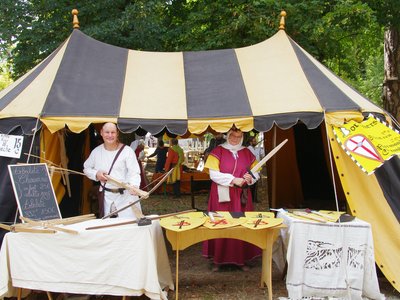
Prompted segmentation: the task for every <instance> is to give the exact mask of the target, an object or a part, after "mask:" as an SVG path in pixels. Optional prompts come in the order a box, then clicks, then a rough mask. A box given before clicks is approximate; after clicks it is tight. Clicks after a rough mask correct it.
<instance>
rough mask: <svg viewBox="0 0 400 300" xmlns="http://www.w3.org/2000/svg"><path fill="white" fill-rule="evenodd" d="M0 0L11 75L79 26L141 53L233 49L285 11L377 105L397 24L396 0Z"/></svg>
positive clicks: (0, 36) (322, 55)
mask: <svg viewBox="0 0 400 300" xmlns="http://www.w3.org/2000/svg"><path fill="white" fill-rule="evenodd" d="M73 2H75V3H74V4H73V5H72V4H71V1H62V0H61V1H39V0H30V1H26V0H3V1H2V6H1V8H0V20H1V21H0V28H1V32H0V48H1V52H0V53H1V54H0V55H1V57H0V59H2V60H3V61H6V62H7V64H6V65H5V68H3V70H5V71H9V73H10V74H11V76H12V78H14V79H15V78H18V77H20V76H21V75H23V74H24V73H26V72H27V71H28V70H29V69H31V68H32V67H33V66H35V65H36V64H37V63H38V62H40V61H41V60H43V59H44V58H45V57H46V56H47V55H49V54H50V53H51V52H52V51H53V50H54V49H55V48H56V47H58V46H59V45H60V43H62V42H63V41H64V40H65V39H66V38H67V37H68V36H69V34H70V33H71V31H72V16H71V10H72V9H73V8H77V9H78V10H79V21H80V26H81V27H80V30H82V31H83V32H85V33H86V34H88V35H90V36H92V37H93V38H95V39H98V40H100V41H104V42H106V43H109V44H113V45H117V46H121V47H125V48H130V49H137V50H148V51H183V50H186V51H187V50H207V49H223V48H238V47H243V46H249V45H251V44H255V43H258V42H260V41H262V40H265V39H267V38H268V37H270V36H271V35H273V34H274V33H275V32H276V31H277V30H278V27H279V19H280V18H279V14H280V12H281V10H285V11H286V12H287V20H286V31H287V33H288V34H289V35H290V36H291V37H292V38H293V39H294V40H295V41H296V42H297V43H298V44H300V45H301V46H302V47H303V48H305V49H306V50H307V51H308V52H310V53H311V54H312V55H314V56H315V57H316V58H317V59H318V60H320V61H321V62H323V63H324V64H325V65H327V66H328V67H329V68H330V69H332V70H333V71H334V72H335V73H336V74H338V75H339V76H341V77H342V78H343V79H345V80H346V81H347V82H348V83H350V84H351V85H353V86H354V87H355V88H356V89H357V90H359V91H360V92H361V93H362V94H364V95H365V96H367V97H369V98H370V99H371V100H373V101H374V102H376V103H378V104H380V105H382V102H381V101H382V100H381V99H382V96H381V95H382V85H383V82H384V59H383V57H384V33H385V30H387V29H388V28H394V29H396V30H397V28H399V23H398V22H399V18H398V17H397V14H396V13H395V12H396V9H397V8H398V7H399V4H400V3H399V2H400V0H391V1H387V0H380V1H378V0H369V1H368V0H365V1H356V0H333V1H323V0H307V1H305V0H303V1H301V0H286V1H283V0H282V1H272V0H252V1H229V0H218V1H215V0H185V1H182V0H170V1H158V0H130V1H129V0H114V1H109V0H85V1H73Z"/></svg>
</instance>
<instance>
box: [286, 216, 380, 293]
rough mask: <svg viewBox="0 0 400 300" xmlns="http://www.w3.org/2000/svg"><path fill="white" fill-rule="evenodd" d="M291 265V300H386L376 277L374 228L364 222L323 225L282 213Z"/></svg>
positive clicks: (355, 221)
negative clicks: (307, 299)
mask: <svg viewBox="0 0 400 300" xmlns="http://www.w3.org/2000/svg"><path fill="white" fill-rule="evenodd" d="M278 217H279V218H283V219H284V224H286V225H287V229H283V230H282V237H283V244H284V245H285V248H286V250H287V254H286V258H287V262H288V269H287V277H286V287H287V290H288V295H289V297H290V298H291V299H301V298H302V297H340V298H345V299H352V300H354V299H362V297H368V298H370V299H382V298H383V295H382V294H380V291H379V284H378V279H377V274H376V267H375V260H374V246H373V238H372V231H371V225H370V224H369V223H367V222H364V221H362V220H360V219H357V218H356V219H354V220H353V221H351V222H344V223H332V222H327V223H320V222H315V221H307V220H301V219H298V218H294V217H292V216H289V215H287V214H285V213H284V212H279V213H278Z"/></svg>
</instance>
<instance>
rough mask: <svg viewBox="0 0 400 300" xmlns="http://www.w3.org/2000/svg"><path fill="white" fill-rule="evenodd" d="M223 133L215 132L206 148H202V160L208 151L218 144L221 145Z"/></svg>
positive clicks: (223, 140) (223, 141) (205, 158)
mask: <svg viewBox="0 0 400 300" xmlns="http://www.w3.org/2000/svg"><path fill="white" fill-rule="evenodd" d="M225 141H226V140H225V139H224V135H223V133H220V132H217V133H216V134H215V135H214V137H213V138H212V139H211V140H210V144H209V145H208V147H207V149H206V150H204V161H206V160H207V157H208V155H209V154H210V152H211V151H212V150H213V149H214V148H215V147H217V146H218V145H221V144H223V143H225Z"/></svg>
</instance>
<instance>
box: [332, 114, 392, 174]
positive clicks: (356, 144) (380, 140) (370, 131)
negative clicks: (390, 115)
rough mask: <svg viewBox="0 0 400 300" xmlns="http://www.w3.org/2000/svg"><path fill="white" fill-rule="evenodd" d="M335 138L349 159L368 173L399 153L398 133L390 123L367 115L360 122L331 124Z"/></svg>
mask: <svg viewBox="0 0 400 300" xmlns="http://www.w3.org/2000/svg"><path fill="white" fill-rule="evenodd" d="M333 132H334V133H335V136H336V140H337V141H338V143H339V144H340V145H341V146H342V148H343V149H344V151H345V152H346V153H347V155H349V156H350V157H351V159H352V160H353V161H354V162H355V163H356V164H357V165H358V166H359V167H360V168H361V169H362V170H363V171H364V172H366V173H367V174H368V175H370V174H372V173H373V172H374V171H375V170H376V169H377V168H379V167H380V166H381V165H382V164H383V163H384V161H385V160H388V159H390V158H391V157H392V156H394V155H397V154H400V134H399V132H398V131H397V130H395V129H393V128H392V127H391V126H390V125H388V124H386V123H384V122H382V121H380V120H378V119H376V118H375V117H374V116H372V115H369V116H368V118H367V119H366V120H364V121H363V122H361V123H358V122H355V121H350V122H348V123H346V124H344V125H342V126H341V127H335V126H333Z"/></svg>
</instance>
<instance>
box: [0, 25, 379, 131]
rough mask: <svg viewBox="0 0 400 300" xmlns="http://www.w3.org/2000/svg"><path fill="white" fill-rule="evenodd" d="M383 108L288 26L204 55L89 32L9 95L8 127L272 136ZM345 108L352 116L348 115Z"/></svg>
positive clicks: (0, 101)
mask: <svg viewBox="0 0 400 300" xmlns="http://www.w3.org/2000/svg"><path fill="white" fill-rule="evenodd" d="M365 111H367V112H377V113H382V110H381V109H380V108H379V107H377V106H375V105H374V104H372V103H371V102H370V101H369V100H367V99H365V98H364V97H363V96H361V95H360V94H358V93H357V92H356V91H354V90H353V89H352V88H351V87H349V86H348V85H346V84H345V83H344V82H343V81H342V80H341V79H340V78H338V77H337V76H335V75H334V74H333V73H332V72H330V71H329V70H328V69H326V68H325V67H324V66H323V65H322V64H321V63H319V62H318V61H317V60H315V59H314V58H313V57H312V56H311V55H309V54H308V53H307V52H306V51H305V50H303V49H302V48H301V47H299V45H297V44H296V43H295V42H294V41H293V40H292V39H291V38H290V37H288V36H287V34H286V33H285V32H284V31H283V30H280V31H278V32H277V33H276V34H275V35H274V36H272V37H271V38H269V39H267V40H265V41H264V42H261V43H259V44H256V45H252V46H249V47H244V48H238V49H225V50H210V51H197V52H169V53H166V52H144V51H136V50H129V49H124V48H120V47H116V46H112V45H108V44H105V43H102V42H99V41H97V40H94V39H93V38H90V37H89V36H87V35H85V34H84V33H82V32H81V31H79V30H74V31H73V32H72V34H71V35H70V37H69V38H68V39H67V40H66V41H65V42H64V43H63V44H62V45H60V47H59V48H58V49H57V50H55V51H54V52H53V53H52V54H51V55H50V56H49V57H47V58H46V59H45V60H44V61H43V62H41V63H40V64H39V65H38V66H36V67H35V68H34V69H32V70H31V71H30V72H28V73H27V74H26V75H25V76H23V77H22V78H20V79H19V80H18V81H16V82H15V83H14V84H12V85H11V86H10V87H8V88H7V89H5V90H3V91H2V92H0V131H1V132H3V133H7V132H9V131H10V130H11V129H12V128H15V126H21V127H22V128H23V131H24V132H25V133H27V134H29V133H30V132H31V131H32V128H33V126H34V125H35V123H36V119H37V118H38V117H39V118H40V121H41V122H43V123H44V124H46V126H47V127H48V128H49V129H50V131H52V132H55V131H57V130H59V129H61V128H64V127H65V126H68V128H69V129H71V130H72V131H74V132H80V131H82V130H84V129H85V128H87V127H88V126H89V124H91V123H102V122H107V121H111V122H116V123H118V127H119V129H120V130H121V131H123V132H132V131H136V130H138V129H139V128H140V129H143V130H145V131H148V132H150V133H152V134H157V133H160V132H162V131H163V130H167V131H168V132H170V133H172V134H176V135H183V134H185V133H186V132H191V133H196V134H199V133H202V132H204V131H205V130H207V128H208V127H209V126H210V127H211V128H212V129H213V130H215V131H220V132H224V131H227V130H228V129H229V128H230V127H231V126H232V125H233V124H235V125H236V126H237V127H238V128H241V129H242V130H244V131H249V130H252V129H255V130H257V131H260V132H265V131H268V130H269V129H271V127H272V126H273V125H274V123H275V124H277V126H279V127H280V128H289V127H291V126H293V125H294V124H296V123H297V122H298V121H301V122H303V123H304V124H306V125H307V127H308V128H315V127H317V126H318V125H319V124H320V123H321V122H322V121H323V119H324V113H336V112H340V113H342V114H341V118H342V116H348V115H354V114H356V115H357V114H358V115H359V114H360V113H362V112H365ZM343 112H348V114H347V113H345V114H343Z"/></svg>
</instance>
